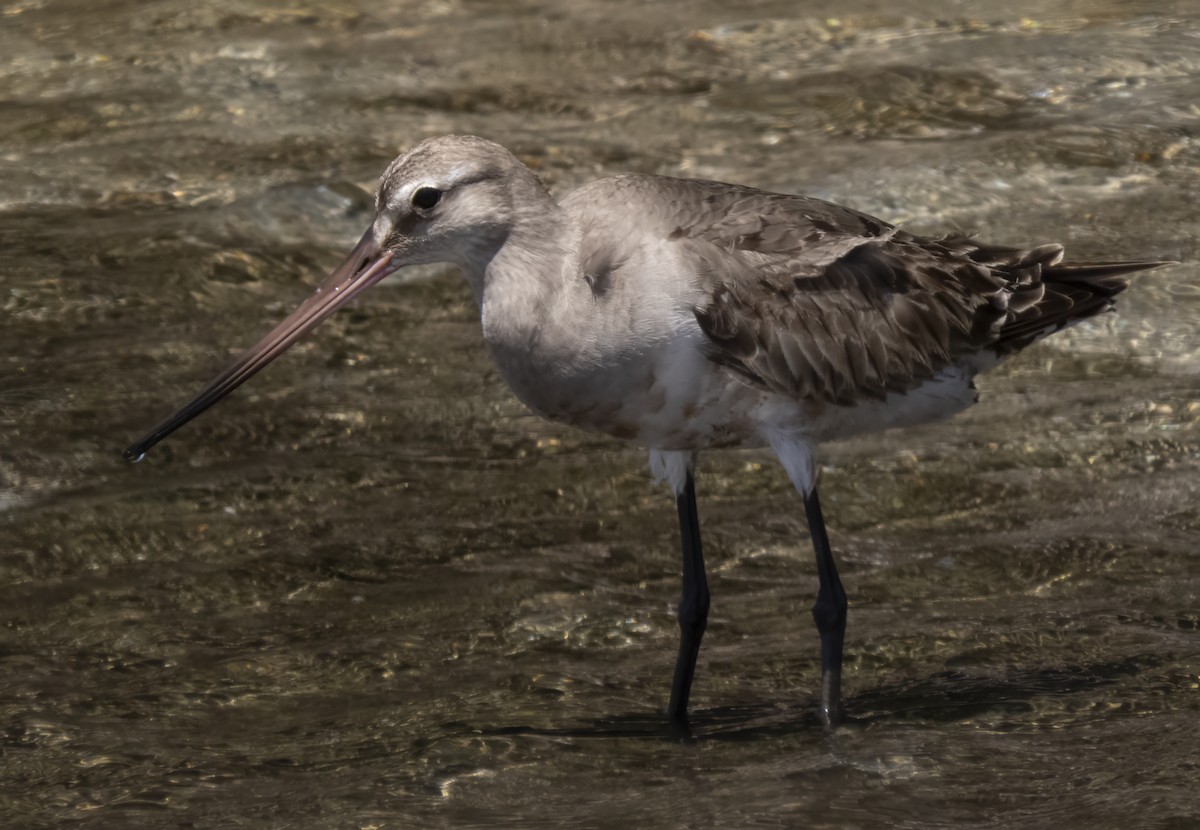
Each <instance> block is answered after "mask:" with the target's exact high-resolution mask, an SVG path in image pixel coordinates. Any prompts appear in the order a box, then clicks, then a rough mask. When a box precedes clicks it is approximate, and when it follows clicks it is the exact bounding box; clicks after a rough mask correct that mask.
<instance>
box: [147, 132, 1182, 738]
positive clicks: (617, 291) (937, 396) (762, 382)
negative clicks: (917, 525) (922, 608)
mask: <svg viewBox="0 0 1200 830" xmlns="http://www.w3.org/2000/svg"><path fill="white" fill-rule="evenodd" d="M429 263H449V264H452V265H455V266H457V267H458V269H459V270H460V271H461V272H462V274H463V275H464V276H465V278H466V280H467V282H468V283H469V284H470V287H471V290H472V292H473V294H474V297H475V300H476V302H477V304H478V307H479V311H480V321H481V325H482V330H483V339H484V341H485V343H486V345H487V349H488V351H489V352H490V354H491V357H492V358H493V360H494V361H495V363H496V365H497V367H498V368H499V372H500V374H501V376H502V377H503V379H504V380H505V382H506V383H507V384H508V386H509V387H510V388H511V390H512V391H513V393H514V394H515V395H516V397H517V398H519V399H520V400H521V401H522V402H523V403H524V404H525V405H526V406H528V407H529V408H530V409H531V410H533V411H534V412H535V413H537V414H538V415H541V416H543V417H544V418H547V419H549V420H551V421H557V422H561V423H565V424H570V425H572V426H575V427H580V428H583V429H585V430H591V431H594V432H600V433H604V434H607V435H610V436H613V437H615V438H617V439H620V440H622V441H625V442H630V443H633V444H637V445H639V446H641V447H643V448H645V449H647V450H648V451H649V465H650V470H651V472H652V473H653V475H654V477H655V478H656V479H658V480H660V481H662V482H664V483H665V484H667V485H668V486H669V487H670V490H671V492H672V494H673V495H674V498H675V503H676V509H677V512H678V518H679V525H680V538H681V549H682V582H683V590H682V596H681V599H680V602H679V607H678V622H679V628H680V637H679V650H678V654H677V656H676V660H675V670H674V675H673V678H672V682H671V689H670V697H669V701H668V705H667V709H666V715H667V717H668V719H669V722H670V723H671V724H675V725H683V726H685V727H686V725H687V724H688V722H689V698H690V694H691V689H692V682H693V678H694V676H695V669H696V659H697V655H698V653H699V651H700V644H701V640H702V638H703V636H704V632H705V628H706V625H707V620H708V612H709V607H710V592H709V587H708V581H707V577H706V575H705V564H704V554H703V550H702V545H701V537H700V522H699V515H698V512H697V506H696V488H695V480H694V470H695V465H696V459H697V455H698V453H700V452H702V451H707V450H713V449H724V448H743V447H760V448H764V447H765V448H767V449H769V450H770V451H771V452H773V453H774V455H775V456H776V457H777V458H778V460H779V462H780V463H781V464H782V466H783V468H784V470H785V471H786V473H787V476H788V478H789V479H790V481H791V483H792V485H793V486H794V487H795V489H796V490H797V492H798V493H799V495H800V497H801V499H802V501H803V503H804V509H805V515H806V520H807V525H808V528H809V533H810V537H811V543H812V545H813V550H814V553H815V556H816V564H817V574H818V589H817V596H816V601H815V604H814V605H813V608H812V615H813V619H814V622H815V624H816V628H817V631H818V633H819V635H820V653H821V680H820V691H819V701H818V704H817V715H818V717H819V719H820V721H821V723H823V724H824V725H825V726H826V727H829V728H834V727H836V726H837V725H838V724H839V723H840V722H842V720H843V717H844V713H843V704H842V693H841V685H842V662H843V653H844V645H845V629H846V618H847V609H848V599H847V594H846V591H845V589H844V587H843V585H842V582H841V579H840V577H839V575H838V570H837V566H836V563H835V560H834V556H833V552H832V549H831V546H830V542H829V537H828V533H827V531H826V527H825V521H824V517H823V514H822V510H821V504H820V501H819V498H818V493H817V471H818V467H817V459H818V451H819V450H820V448H821V447H822V446H823V445H825V444H826V443H827V442H831V441H835V440H841V439H847V438H852V437H854V436H856V435H862V434H866V433H872V432H877V431H882V430H886V429H892V428H895V427H903V426H909V425H915V424H921V423H927V422H933V421H939V420H942V419H945V418H947V417H949V416H952V415H954V414H956V413H958V412H961V411H962V410H964V409H966V408H967V407H969V406H971V405H972V404H973V403H975V402H976V400H977V398H978V395H977V391H976V387H975V383H974V379H975V377H976V375H978V374H979V373H981V372H984V371H986V370H988V369H990V368H992V367H994V366H995V365H996V364H997V363H999V362H1000V361H1002V360H1003V359H1004V358H1006V357H1008V356H1009V355H1012V354H1014V353H1016V352H1018V351H1020V350H1022V349H1024V348H1026V347H1027V346H1029V345H1030V344H1032V343H1034V342H1036V341H1038V340H1041V339H1042V338H1044V337H1047V336H1049V335H1051V334H1053V333H1055V332H1057V331H1060V330H1061V329H1063V328H1066V327H1067V326H1071V325H1074V324H1076V323H1079V322H1081V321H1083V320H1086V319H1088V318H1091V317H1094V316H1096V315H1097V314H1101V313H1103V312H1106V311H1109V310H1111V309H1112V308H1113V303H1114V298H1115V297H1116V296H1117V295H1118V294H1120V293H1121V292H1122V291H1124V290H1125V289H1126V287H1127V286H1128V281H1127V280H1126V279H1125V278H1124V276H1125V275H1126V274H1130V273H1133V272H1136V271H1141V270H1145V269H1150V268H1157V267H1159V266H1162V265H1167V264H1171V263H1169V262H1166V261H1162V260H1146V261H1130V262H1069V261H1066V260H1065V259H1064V249H1063V246H1062V245H1059V244H1040V245H1036V246H1032V247H1003V246H996V245H989V244H984V243H982V242H979V241H977V240H976V239H975V238H974V237H972V236H967V235H961V234H959V235H947V236H941V237H932V236H921V235H917V234H914V233H909V232H907V231H904V230H902V229H900V228H899V227H898V226H896V225H894V224H890V223H888V222H885V221H883V220H881V219H876V218H875V217H872V216H869V215H867V214H865V213H861V212H859V211H857V210H852V209H851V208H848V207H842V206H839V205H837V204H833V203H831V202H828V201H823V200H820V199H816V198H812V197H808V196H801V195H789V194H786V193H773V192H768V191H764V190H759V189H755V188H752V187H746V186H742V185H737V184H728V183H724V182H716V181H704V180H698V179H681V178H671V177H666V176H656V175H643V174H622V175H616V176H612V177H608V178H602V179H599V180H596V181H592V182H590V183H587V184H584V185H583V186H581V187H579V188H577V189H575V190H573V191H571V192H570V193H567V194H566V195H565V196H564V197H563V198H562V199H561V201H557V200H556V199H555V198H554V196H553V195H552V194H551V192H550V191H549V190H548V189H547V187H546V186H545V184H544V183H543V182H542V181H541V180H540V179H539V178H538V176H537V175H536V174H535V173H534V172H533V171H532V170H530V168H529V167H527V166H526V165H525V164H523V163H522V162H521V161H520V160H519V159H518V158H517V157H516V156H514V155H513V154H512V153H511V152H509V151H508V150H507V149H505V148H504V147H503V146H501V145H500V144H497V143H494V142H492V141H490V140H488V139H485V138H480V137H477V136H470V135H446V136H440V137H435V138H429V139H426V140H424V141H421V142H420V143H418V144H416V145H415V146H414V147H412V149H410V150H409V151H408V152H406V153H404V154H402V155H400V156H399V157H397V158H396V159H395V160H394V161H393V162H392V163H391V164H390V165H389V166H388V167H387V169H386V170H385V172H384V173H383V176H382V177H381V179H380V181H379V186H378V189H377V191H376V195H375V216H374V220H373V222H372V223H371V226H370V227H369V228H368V229H367V230H366V232H365V233H364V234H363V235H362V237H361V239H360V240H359V241H358V243H357V244H356V245H355V246H354V248H353V249H352V250H351V252H350V254H349V255H348V256H347V257H346V259H345V261H344V262H343V263H342V264H341V265H340V266H339V267H337V268H336V269H335V270H334V272H333V273H332V274H331V275H330V276H329V277H328V278H327V279H326V280H325V281H324V282H323V283H321V284H320V286H319V287H318V288H317V289H316V291H315V293H313V294H312V295H311V296H310V297H309V298H308V299H307V300H305V301H304V302H303V303H302V304H301V305H300V306H299V307H298V308H297V309H296V310H295V311H293V312H292V313H291V314H290V315H288V316H287V317H286V318H285V319H284V320H283V321H281V322H280V323H279V324H278V325H277V326H276V327H275V328H274V329H272V330H271V331H270V332H269V333H268V334H267V335H266V336H265V337H263V338H262V339H261V340H260V341H259V342H258V343H257V344H256V345H254V346H252V347H251V348H249V349H248V350H247V351H246V352H245V353H244V354H242V355H241V356H240V357H239V358H237V359H236V360H235V361H234V362H233V364H232V365H230V366H229V367H228V368H227V369H226V370H225V371H224V372H222V373H221V374H220V375H218V376H217V377H216V378H215V379H214V380H213V381H212V382H211V383H210V384H209V385H208V386H206V387H204V388H203V389H202V390H201V391H200V392H199V394H198V395H197V396H196V397H195V398H194V399H192V400H191V401H189V402H188V403H187V404H185V405H183V406H182V407H180V408H179V409H178V410H177V411H175V412H174V414H172V415H170V416H169V417H167V418H165V419H164V420H163V421H161V422H160V423H158V424H157V425H156V426H155V427H154V428H153V429H151V430H150V431H149V432H148V433H147V434H146V435H145V437H143V438H142V439H141V440H139V441H138V442H136V443H135V444H133V445H131V446H130V447H129V448H128V449H127V450H126V451H125V453H124V455H125V458H126V459H127V460H130V461H139V460H141V459H142V457H143V456H144V455H145V454H146V452H147V451H148V450H149V449H150V448H151V447H152V446H153V445H154V444H156V443H158V442H159V441H161V440H162V439H164V438H165V437H166V436H167V435H169V434H170V433H172V432H174V431H175V430H177V429H178V428H180V427H181V426H183V425H184V424H185V423H187V422H188V421H190V420H191V419H192V418H195V417H196V416H197V415H199V414H200V413H202V412H204V411H205V410H207V409H208V408H209V407H211V406H213V405H214V404H216V403H217V402H218V401H220V400H221V399H222V398H224V397H225V396H226V395H228V394H229V393H230V392H232V391H233V390H234V389H236V388H237V387H238V386H240V385H241V384H242V383H244V382H246V381H247V380H249V379H250V377H251V376H252V375H254V374H255V373H256V372H258V371H259V370H261V369H262V368H263V367H264V366H266V365H267V364H268V363H270V362H271V361H272V360H274V359H275V358H276V357H278V356H279V355H280V354H282V353H283V352H284V351H285V350H286V349H287V348H288V347H289V346H291V345H292V344H293V343H294V342H296V340H297V339H299V338H300V337H301V336H303V335H304V334H305V333H307V332H308V331H310V330H311V329H313V328H314V327H315V326H317V325H318V324H319V323H320V322H321V321H323V320H324V319H326V318H327V317H328V316H329V315H331V314H332V313H333V312H334V311H335V310H336V309H338V308H339V307H341V306H343V305H345V304H346V303H347V302H349V301H350V300H352V299H353V298H355V297H357V296H359V295H360V294H361V293H362V292H363V291H366V290H367V289H368V288H370V287H371V286H373V285H375V284H377V283H378V282H380V281H381V280H383V279H384V278H385V277H387V276H388V275H390V274H392V273H394V272H396V271H398V270H399V269H401V268H404V267H406V266H410V265H417V264H429Z"/></svg>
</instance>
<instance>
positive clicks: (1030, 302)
mask: <svg viewBox="0 0 1200 830" xmlns="http://www.w3.org/2000/svg"><path fill="white" fill-rule="evenodd" d="M690 184H692V186H693V187H694V186H695V184H701V185H702V187H701V188H700V189H693V190H691V193H695V194H705V195H704V198H703V200H702V201H703V204H700V203H699V201H700V200H696V202H697V204H695V205H694V206H693V208H692V209H690V210H689V205H687V204H686V200H685V199H684V200H681V201H676V202H675V204H674V205H673V207H674V208H675V209H676V211H677V218H679V220H680V221H679V224H678V226H677V227H676V228H675V229H674V231H673V232H672V233H671V234H670V237H669V238H670V239H672V240H673V241H675V242H677V243H678V244H680V245H682V246H684V247H685V248H686V251H685V252H684V253H685V256H684V260H685V261H689V262H696V263H700V264H701V273H700V274H699V275H698V276H699V278H700V279H701V280H702V281H703V282H704V285H705V293H706V294H707V301H706V302H704V303H702V304H701V305H700V306H699V307H698V308H697V309H696V310H695V314H696V319H697V320H698V321H699V323H700V326H701V328H702V329H703V331H704V332H705V334H706V335H707V336H708V338H709V341H710V351H709V354H710V357H711V359H712V360H714V361H716V362H717V363H720V364H722V365H724V366H727V367H728V368H730V369H731V370H733V371H734V372H737V373H738V374H739V375H741V376H743V377H744V378H746V379H747V380H748V381H750V382H751V383H753V384H755V385H759V386H762V387H765V388H768V389H771V390H774V391H777V392H780V393H782V394H786V395H789V396H793V397H798V398H809V399H815V400H820V401H824V402H828V403H833V404H841V405H849V404H853V403H855V402H857V401H859V400H862V399H880V398H883V397H884V396H886V395H887V394H889V393H893V392H905V391H908V390H910V389H912V388H914V387H916V386H917V385H919V384H920V383H922V382H923V381H925V380H927V379H929V378H930V377H932V376H934V375H935V374H937V373H938V372H940V371H941V370H943V369H946V368H947V367H950V366H953V365H957V364H961V363H962V362H963V361H964V359H966V358H968V357H969V356H970V355H972V354H976V353H979V352H983V351H986V350H991V351H992V352H994V353H996V354H999V355H1003V354H1007V353H1010V352H1012V351H1015V350H1018V349H1021V348H1023V347H1025V346H1027V345H1029V344H1030V343H1032V342H1033V341H1035V340H1037V339H1040V338H1041V337H1044V336H1046V335H1048V334H1051V333H1053V332H1055V331H1058V330H1059V329H1061V328H1063V327H1065V326H1067V325H1070V324H1071V323H1074V322H1076V321H1078V320H1082V319H1084V318H1087V317H1091V316H1093V315H1095V314H1098V313H1100V312H1102V311H1105V310H1107V309H1108V308H1111V306H1112V298H1113V297H1114V296H1115V295H1116V294H1118V293H1120V292H1121V291H1122V290H1124V289H1125V287H1126V285H1127V283H1126V281H1125V280H1123V279H1121V278H1120V275H1122V274H1125V273H1129V272H1132V271H1138V270H1143V269H1146V268H1153V267H1157V266H1158V265H1161V264H1164V263H1159V262H1133V263H1093V264H1087V263H1085V264H1079V265H1070V264H1061V260H1062V247H1061V246H1060V245H1042V246H1039V247H1036V248H1031V249H1019V248H1001V247H994V246H985V245H981V244H979V243H977V242H975V241H974V240H972V239H969V238H966V237H947V238H944V239H931V238H925V237H919V236H915V235H913V234H909V233H905V232H903V231H899V230H897V229H896V228H894V227H893V226H891V225H888V224H887V223H886V222H882V221H880V220H878V219H874V218H872V217H870V216H867V215H865V214H861V213H858V212H857V211H853V210H850V209H848V208H842V207H839V206H837V205H833V204H830V203H827V202H823V201H820V200H817V199H810V198H806V197H801V196H784V195H780V194H771V193H764V192H762V191H756V190H752V189H750V188H741V187H737V186H734V185H724V184H718V183H690ZM681 194H682V191H681Z"/></svg>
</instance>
